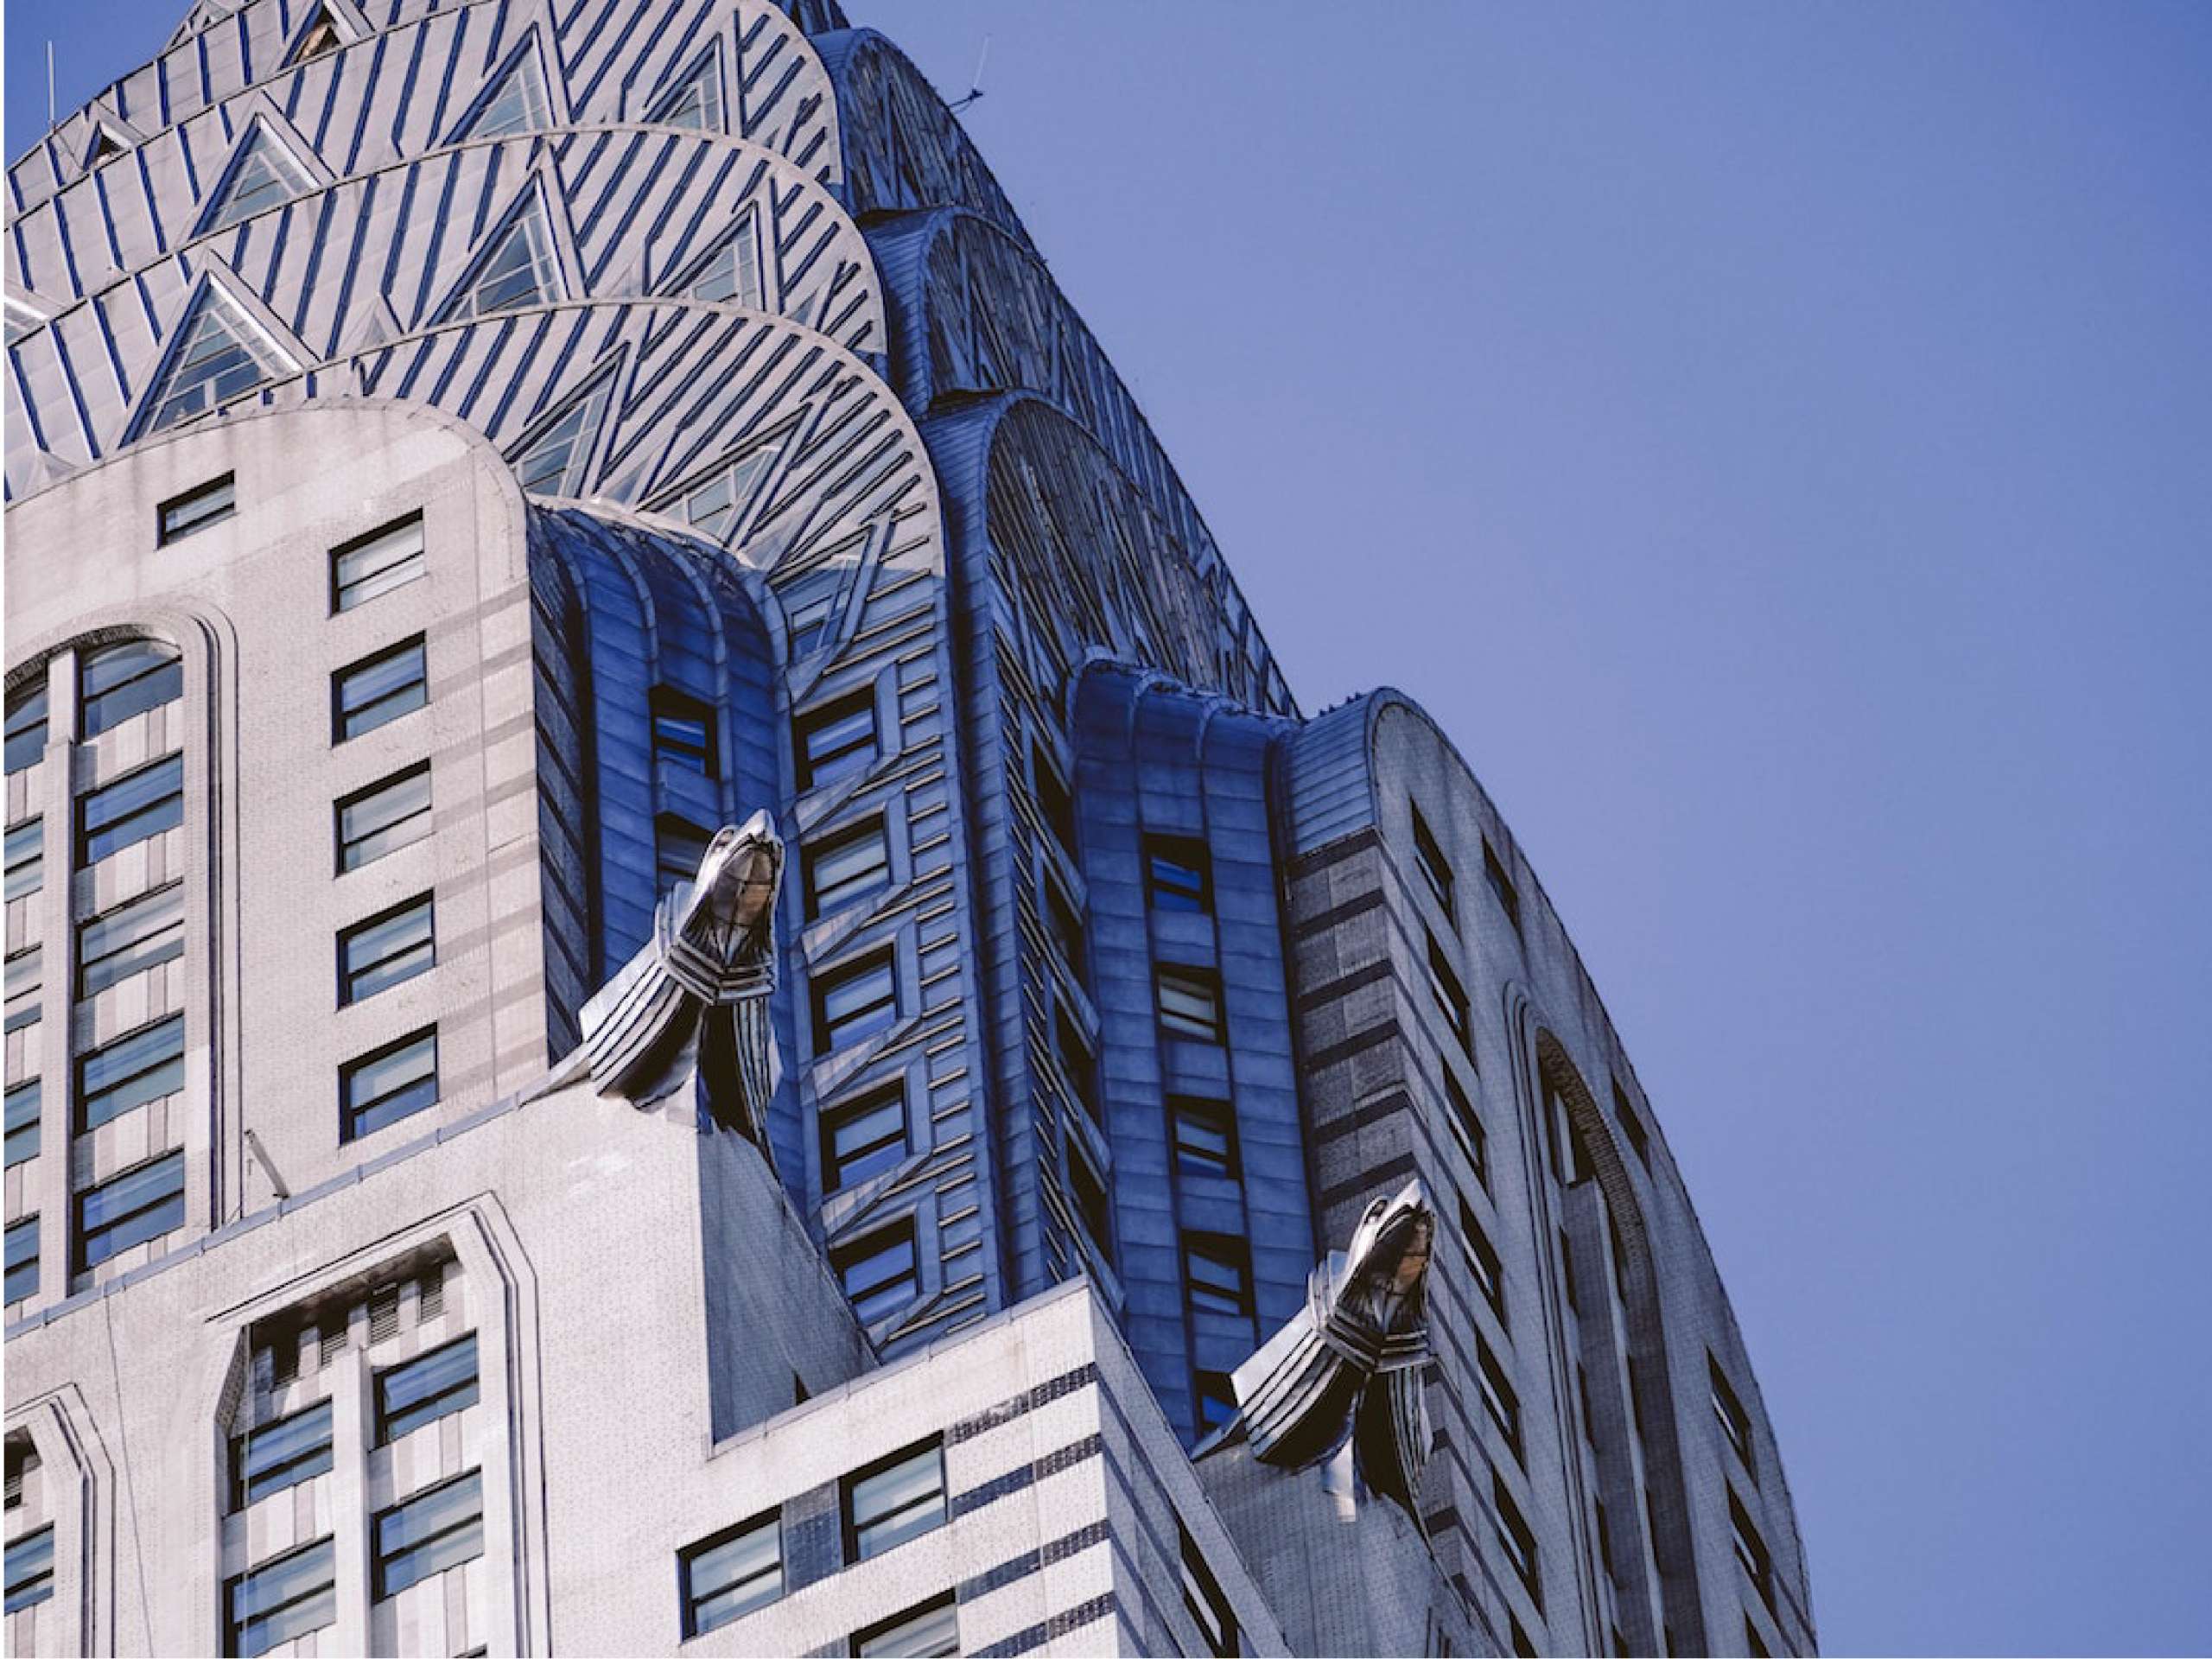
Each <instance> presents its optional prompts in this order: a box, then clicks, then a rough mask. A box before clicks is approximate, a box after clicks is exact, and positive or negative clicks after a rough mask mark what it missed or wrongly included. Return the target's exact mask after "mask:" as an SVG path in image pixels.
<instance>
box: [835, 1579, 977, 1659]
mask: <svg viewBox="0 0 2212 1659" xmlns="http://www.w3.org/2000/svg"><path fill="white" fill-rule="evenodd" d="M948 1612H949V1613H950V1614H951V1615H952V1632H951V1634H952V1645H951V1646H950V1647H949V1648H946V1647H931V1648H916V1647H912V1646H911V1645H908V1644H907V1643H901V1644H900V1645H899V1646H898V1647H896V1648H893V1649H887V1652H888V1653H899V1654H925V1655H937V1654H957V1653H958V1652H959V1651H960V1600H959V1596H958V1594H957V1592H955V1591H952V1590H947V1591H944V1592H943V1593H941V1594H938V1595H934V1596H931V1598H930V1599H928V1600H927V1601H918V1602H916V1603H915V1604H914V1605H912V1606H911V1607H908V1608H906V1609H904V1610H903V1611H899V1612H896V1613H893V1614H892V1615H891V1617H890V1618H880V1619H878V1620H876V1622H875V1623H874V1624H869V1625H866V1626H863V1627H862V1628H861V1629H860V1630H855V1631H854V1632H853V1634H852V1637H851V1639H850V1642H849V1644H848V1647H849V1652H850V1653H851V1654H852V1655H853V1656H854V1659H869V1656H871V1655H872V1654H874V1651H875V1649H874V1643H878V1642H880V1641H882V1640H884V1639H885V1638H886V1637H894V1636H908V1635H909V1633H910V1632H911V1631H912V1629H913V1627H914V1626H916V1625H918V1624H921V1623H922V1622H923V1621H924V1620H925V1619H931V1620H933V1619H935V1618H937V1617H938V1615H940V1614H943V1613H948Z"/></svg>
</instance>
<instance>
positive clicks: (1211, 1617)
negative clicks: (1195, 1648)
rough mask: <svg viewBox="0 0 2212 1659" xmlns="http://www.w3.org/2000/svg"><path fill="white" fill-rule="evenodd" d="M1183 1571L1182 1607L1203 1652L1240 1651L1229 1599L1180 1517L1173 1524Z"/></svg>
mask: <svg viewBox="0 0 2212 1659" xmlns="http://www.w3.org/2000/svg"><path fill="white" fill-rule="evenodd" d="M1175 1532H1176V1536H1177V1539H1178V1541H1179V1544H1180V1546H1181V1548H1180V1550H1179V1554H1180V1555H1181V1558H1182V1569H1183V1607H1184V1610H1185V1611H1186V1612H1188V1613H1189V1614H1190V1615H1191V1618H1192V1621H1193V1622H1194V1623H1195V1624H1197V1625H1198V1634H1199V1635H1200V1636H1201V1637H1204V1638H1205V1648H1206V1651H1207V1652H1208V1653H1211V1654H1217V1655H1231V1654H1236V1653H1238V1652H1241V1651H1242V1650H1243V1649H1242V1648H1241V1647H1240V1645H1239V1643H1238V1640H1237V1637H1238V1631H1237V1628H1236V1611H1235V1610H1233V1609H1232V1608H1231V1607H1230V1605H1229V1597H1228V1596H1227V1594H1225V1593H1224V1592H1223V1590H1222V1587H1221V1580H1219V1579H1217V1578H1216V1577H1215V1576H1214V1571H1213V1568H1212V1567H1210V1566H1209V1565H1208V1564H1207V1562H1206V1558H1205V1552H1203V1551H1202V1550H1200V1549H1199V1548H1198V1541H1197V1540H1196V1539H1194V1538H1192V1536H1191V1534H1190V1529H1188V1528H1186V1527H1185V1526H1184V1525H1183V1523H1182V1522H1181V1520H1180V1519H1178V1520H1177V1522H1176V1523H1175Z"/></svg>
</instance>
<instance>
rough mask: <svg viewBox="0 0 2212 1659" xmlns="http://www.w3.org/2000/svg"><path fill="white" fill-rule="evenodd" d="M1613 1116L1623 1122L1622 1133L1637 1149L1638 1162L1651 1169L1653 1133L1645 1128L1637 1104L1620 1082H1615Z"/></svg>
mask: <svg viewBox="0 0 2212 1659" xmlns="http://www.w3.org/2000/svg"><path fill="white" fill-rule="evenodd" d="M1613 1116H1616V1117H1618V1118H1619V1119H1620V1121H1621V1133H1622V1134H1623V1135H1626V1136H1628V1143H1629V1145H1630V1146H1631V1147H1635V1148H1636V1158H1637V1162H1638V1163H1640V1164H1642V1165H1643V1166H1644V1167H1645V1168H1646V1169H1649V1168H1650V1167H1651V1131H1650V1130H1649V1129H1647V1128H1644V1127H1643V1113H1642V1112H1639V1111H1637V1109H1636V1103H1635V1102H1633V1101H1631V1100H1630V1098H1629V1097H1628V1090H1625V1089H1624V1088H1622V1087H1621V1085H1620V1080H1619V1079H1618V1078H1615V1079H1614V1081H1613Z"/></svg>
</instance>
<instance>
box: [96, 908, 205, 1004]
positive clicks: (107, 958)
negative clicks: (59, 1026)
mask: <svg viewBox="0 0 2212 1659" xmlns="http://www.w3.org/2000/svg"><path fill="white" fill-rule="evenodd" d="M183 954H184V884H183V883H182V882H181V881H172V882H171V883H169V885H168V887H156V889H155V890H154V891H153V892H151V893H147V894H145V895H143V897H141V898H137V899H132V900H130V903H128V904H124V905H118V906H116V907H115V908H114V909H112V910H110V911H106V912H102V913H101V914H100V915H98V916H95V917H93V918H92V920H90V921H88V922H86V924H85V925H83V926H82V927H80V928H79V929H78V930H77V995H79V996H97V995H99V994H100V993H101V992H102V991H104V990H105V989H107V988H108V987H109V986H111V985H119V984H121V983H122V982H124V980H126V979H128V978H130V976H131V975H133V974H143V973H144V972H145V971H146V970H147V969H149V968H158V967H160V966H161V965H162V963H165V962H175V960H176V959H177V958H178V957H181V956H182V955H183Z"/></svg>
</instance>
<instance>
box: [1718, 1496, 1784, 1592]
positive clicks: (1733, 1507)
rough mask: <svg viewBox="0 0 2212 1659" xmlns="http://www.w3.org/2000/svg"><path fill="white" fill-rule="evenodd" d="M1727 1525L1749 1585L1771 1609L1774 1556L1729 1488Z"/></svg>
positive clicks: (1742, 1504) (1749, 1515) (1742, 1503)
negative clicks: (1768, 1551)
mask: <svg viewBox="0 0 2212 1659" xmlns="http://www.w3.org/2000/svg"><path fill="white" fill-rule="evenodd" d="M1728 1526H1729V1530H1730V1534H1731V1536H1732V1541H1733V1543H1734V1545H1735V1548H1736V1559H1737V1560H1738V1561H1740V1562H1741V1563H1742V1564H1743V1567H1744V1571H1745V1573H1749V1574H1750V1575H1751V1587H1752V1588H1753V1589H1755V1590H1757V1591H1758V1592H1759V1599H1760V1600H1761V1601H1763V1602H1764V1603H1765V1604H1766V1609H1767V1611H1769V1612H1772V1611H1774V1558H1773V1557H1772V1556H1770V1555H1769V1554H1767V1553H1766V1540H1764V1538H1762V1537H1760V1536H1759V1529H1758V1528H1757V1527H1755V1526H1753V1525H1752V1524H1751V1512H1750V1511H1749V1510H1746V1509H1745V1507H1744V1502H1743V1500H1742V1499H1741V1498H1739V1497H1737V1496H1736V1494H1735V1493H1734V1492H1732V1491H1731V1492H1730V1493H1729V1494H1728Z"/></svg>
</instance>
